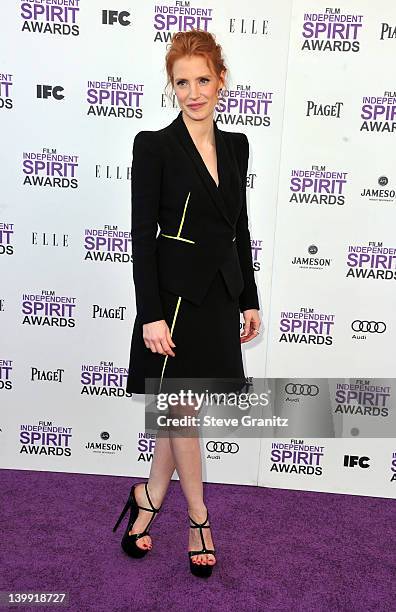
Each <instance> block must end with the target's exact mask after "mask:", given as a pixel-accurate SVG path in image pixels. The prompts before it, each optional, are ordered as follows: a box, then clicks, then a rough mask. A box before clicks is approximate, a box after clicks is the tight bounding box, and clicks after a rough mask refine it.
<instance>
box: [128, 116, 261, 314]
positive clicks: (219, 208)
mask: <svg viewBox="0 0 396 612" xmlns="http://www.w3.org/2000/svg"><path fill="white" fill-rule="evenodd" d="M214 133H215V140H216V151H217V168H218V176H219V187H217V185H216V183H215V181H214V180H213V178H212V176H211V174H210V172H209V171H208V169H207V167H206V165H205V163H204V161H203V159H202V157H201V155H200V154H199V152H198V149H197V148H196V146H195V144H194V141H193V140H192V138H191V136H190V133H189V131H188V129H187V127H186V124H185V123H184V121H183V117H182V112H181V111H180V113H179V115H178V116H177V118H176V119H175V120H174V121H172V123H171V124H170V125H168V126H167V127H165V128H163V129H161V130H157V131H150V132H149V131H142V132H139V133H138V134H137V135H136V136H135V140H134V144H133V161H132V181H131V188H132V259H133V279H134V283H135V295H136V311H137V318H138V320H139V321H140V323H142V324H143V323H149V322H151V321H158V320H160V319H164V318H165V317H164V313H163V310H162V305H161V300H160V293H159V288H160V287H163V288H164V289H166V290H168V291H170V292H172V293H175V294H176V295H178V296H181V297H183V298H186V299H187V300H190V301H192V302H193V303H195V304H197V305H199V304H200V303H201V302H202V300H203V299H204V297H205V294H206V291H207V290H208V288H209V285H210V283H211V281H212V280H213V278H214V276H215V274H216V272H217V270H218V269H219V268H220V269H221V272H222V273H223V277H224V280H225V282H226V284H227V287H228V289H229V291H230V293H231V295H232V296H234V297H238V298H239V308H240V311H241V312H243V311H244V310H246V309H248V308H257V309H258V308H259V302H258V297H257V287H256V283H255V280H254V271H253V262H252V251H251V243H250V233H249V227H248V217H247V208H246V173H247V164H248V157H249V143H248V140H247V137H246V136H245V134H240V133H231V132H225V131H222V130H219V128H218V127H217V125H216V123H215V122H214ZM157 223H158V225H159V227H160V231H159V233H158V235H157V230H158V228H157Z"/></svg>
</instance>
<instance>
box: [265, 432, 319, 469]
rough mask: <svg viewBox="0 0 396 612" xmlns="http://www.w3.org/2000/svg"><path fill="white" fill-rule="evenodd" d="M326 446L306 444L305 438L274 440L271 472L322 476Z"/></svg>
mask: <svg viewBox="0 0 396 612" xmlns="http://www.w3.org/2000/svg"><path fill="white" fill-rule="evenodd" d="M324 448H325V447H324V446H317V445H316V444H305V443H304V440H291V441H290V443H286V442H272V444H271V456H270V461H271V467H270V470H269V471H270V472H277V473H279V474H280V473H282V472H284V473H286V474H303V475H305V476H321V475H322V472H323V466H322V462H323V457H324Z"/></svg>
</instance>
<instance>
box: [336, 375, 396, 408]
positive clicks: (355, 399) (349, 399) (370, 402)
mask: <svg viewBox="0 0 396 612" xmlns="http://www.w3.org/2000/svg"><path fill="white" fill-rule="evenodd" d="M335 403H336V408H335V409H334V412H335V413H336V414H352V415H359V416H369V417H379V416H380V417H387V416H389V408H390V404H391V388H390V387H389V386H383V385H378V384H375V383H374V382H371V381H370V380H360V379H356V380H354V381H353V382H351V383H337V384H336V389H335Z"/></svg>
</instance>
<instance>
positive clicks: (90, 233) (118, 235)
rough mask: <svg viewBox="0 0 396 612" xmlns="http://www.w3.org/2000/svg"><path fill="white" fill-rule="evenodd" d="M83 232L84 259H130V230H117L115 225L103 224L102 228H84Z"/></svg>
mask: <svg viewBox="0 0 396 612" xmlns="http://www.w3.org/2000/svg"><path fill="white" fill-rule="evenodd" d="M84 234H85V238H84V249H85V256H84V261H100V262H103V261H110V262H112V263H130V262H131V261H132V255H131V254H130V253H128V251H129V250H131V248H132V247H131V245H132V239H131V232H130V231H122V230H119V229H118V226H117V225H105V226H104V228H103V229H96V228H89V229H86V230H85V231H84Z"/></svg>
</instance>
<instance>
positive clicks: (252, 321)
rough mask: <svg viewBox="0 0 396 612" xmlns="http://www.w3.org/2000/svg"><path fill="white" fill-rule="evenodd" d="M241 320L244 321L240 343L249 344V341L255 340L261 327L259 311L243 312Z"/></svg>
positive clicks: (252, 309) (253, 309)
mask: <svg viewBox="0 0 396 612" xmlns="http://www.w3.org/2000/svg"><path fill="white" fill-rule="evenodd" d="M243 318H244V319H245V324H244V326H243V333H242V334H241V343H243V342H249V340H252V339H253V338H255V337H256V336H257V335H258V333H259V329H260V325H261V321H260V315H259V311H258V310H257V309H256V308H251V309H250V310H244V311H243Z"/></svg>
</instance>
